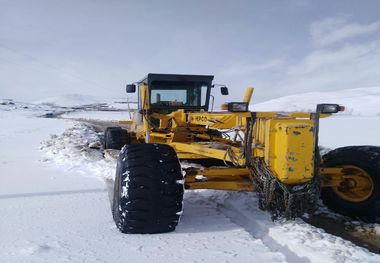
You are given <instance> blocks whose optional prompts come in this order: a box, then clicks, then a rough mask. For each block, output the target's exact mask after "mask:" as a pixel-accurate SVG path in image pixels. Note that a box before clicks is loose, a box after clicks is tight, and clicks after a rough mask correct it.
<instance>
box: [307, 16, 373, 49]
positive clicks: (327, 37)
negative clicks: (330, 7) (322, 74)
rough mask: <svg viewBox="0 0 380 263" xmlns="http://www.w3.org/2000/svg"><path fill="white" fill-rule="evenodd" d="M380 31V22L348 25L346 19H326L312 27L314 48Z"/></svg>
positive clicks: (311, 33)
mask: <svg viewBox="0 0 380 263" xmlns="http://www.w3.org/2000/svg"><path fill="white" fill-rule="evenodd" d="M378 30H380V21H375V22H373V23H370V24H357V23H351V24H350V23H348V22H347V21H346V20H345V19H344V18H341V17H336V18H326V19H323V20H321V21H317V22H314V23H312V24H311V26H310V35H311V39H312V44H313V45H314V46H326V45H330V44H333V43H336V42H339V41H342V40H347V39H349V38H354V37H358V36H361V35H364V34H368V33H371V32H375V31H378Z"/></svg>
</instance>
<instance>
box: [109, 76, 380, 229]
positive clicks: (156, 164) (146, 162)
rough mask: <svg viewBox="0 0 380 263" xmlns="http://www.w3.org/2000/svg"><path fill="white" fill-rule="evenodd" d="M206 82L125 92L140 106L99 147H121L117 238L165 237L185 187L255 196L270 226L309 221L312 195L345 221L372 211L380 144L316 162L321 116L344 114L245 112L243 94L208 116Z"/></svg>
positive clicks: (158, 81)
mask: <svg viewBox="0 0 380 263" xmlns="http://www.w3.org/2000/svg"><path fill="white" fill-rule="evenodd" d="M212 80H213V76H201V75H173V74H148V75H147V77H145V78H144V79H142V80H141V81H139V82H136V83H134V84H130V85H127V92H128V93H134V92H137V94H138V95H137V96H138V109H137V111H136V112H135V113H134V116H133V118H132V120H128V121H120V126H121V127H110V128H107V129H106V131H105V137H104V138H105V139H104V142H105V143H104V148H113V149H121V151H120V154H119V157H118V162H117V168H116V177H115V184H114V194H113V200H112V213H113V218H114V221H115V223H116V225H117V227H118V228H119V230H120V231H121V232H123V233H162V232H169V231H173V230H174V229H175V227H176V226H177V223H178V220H179V217H180V215H181V214H182V209H183V207H182V206H183V202H182V201H183V194H184V189H189V190H192V189H217V190H234V191H256V192H257V193H258V196H259V200H260V202H259V203H260V208H262V209H264V210H268V211H269V212H270V213H271V214H272V217H273V218H274V219H276V218H286V219H293V218H295V217H299V216H302V215H303V214H304V213H311V214H312V212H313V211H314V209H315V208H316V206H317V202H318V200H319V198H321V199H322V200H323V201H324V203H325V204H326V205H327V206H328V207H330V208H331V209H333V210H335V211H338V212H340V213H343V214H346V215H350V216H355V217H361V218H366V219H375V218H376V217H377V216H378V215H379V214H380V212H379V211H380V208H378V207H379V200H380V199H379V198H380V197H379V191H380V190H379V182H380V181H379V176H380V175H379V171H380V165H379V164H380V148H379V147H375V146H351V147H343V148H339V149H335V150H333V151H330V152H329V153H327V154H326V155H324V156H322V157H321V156H320V153H319V148H318V127H319V119H320V118H324V117H328V116H330V115H331V114H334V113H337V112H339V111H342V110H344V107H342V106H340V105H338V104H319V105H316V110H315V112H251V111H249V108H248V106H249V103H250V99H251V96H252V92H253V89H252V88H248V89H247V91H246V93H245V95H244V97H243V99H242V101H239V102H230V103H226V104H223V105H222V110H220V111H213V108H214V105H213V104H214V99H213V98H214V97H213V95H212V94H211V93H212V91H213V92H214V90H215V89H216V87H217V86H216V85H213V84H212ZM220 90H221V93H222V94H224V95H226V94H228V90H227V88H226V87H224V86H222V87H220ZM210 104H211V105H210ZM180 161H181V162H182V161H186V168H184V167H185V166H184V167H181V164H180ZM200 164H201V165H200Z"/></svg>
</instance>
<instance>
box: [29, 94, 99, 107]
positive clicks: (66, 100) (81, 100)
mask: <svg viewBox="0 0 380 263" xmlns="http://www.w3.org/2000/svg"><path fill="white" fill-rule="evenodd" d="M102 102H104V100H103V101H102V99H101V98H99V97H96V96H91V95H83V94H66V95H61V96H55V97H50V98H44V99H41V100H37V101H34V102H33V103H34V104H45V105H55V106H60V107H74V106H83V105H89V104H98V103H102Z"/></svg>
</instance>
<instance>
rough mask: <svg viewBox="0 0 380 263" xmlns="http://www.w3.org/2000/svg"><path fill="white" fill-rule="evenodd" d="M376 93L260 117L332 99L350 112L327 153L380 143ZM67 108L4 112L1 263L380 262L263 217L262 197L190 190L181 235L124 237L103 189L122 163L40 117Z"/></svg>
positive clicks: (330, 124) (299, 226) (328, 122)
mask: <svg viewBox="0 0 380 263" xmlns="http://www.w3.org/2000/svg"><path fill="white" fill-rule="evenodd" d="M378 91H379V88H371V89H365V90H364V89H362V90H359V91H358V90H351V91H344V92H343V93H341V95H340V96H339V94H336V93H332V94H330V97H329V96H328V95H326V93H324V95H325V96H327V97H321V98H319V101H316V100H318V99H316V98H318V96H316V94H313V95H310V94H303V95H299V96H298V97H295V96H292V97H290V98H289V97H284V98H280V99H278V103H276V101H270V102H267V103H263V104H258V105H255V106H254V109H255V108H256V107H257V110H265V111H266V110H280V111H286V110H289V108H288V107H289V105H291V107H292V108H291V109H292V110H297V109H298V110H305V109H306V110H307V109H313V107H314V106H313V105H311V106H309V105H310V104H316V103H318V102H330V101H326V100H328V99H330V100H331V102H336V103H341V104H344V105H347V108H348V109H349V110H350V113H349V114H342V116H336V117H333V118H327V119H323V120H321V128H320V144H321V145H323V146H325V147H328V148H336V147H340V146H344V145H357V144H373V145H380V139H379V137H378V135H377V131H378V130H379V128H380V116H379V114H378V113H379V112H380V98H379V96H380V92H378ZM355 92H356V93H355ZM345 94H349V95H347V97H344V96H343V95H345ZM308 98H310V99H308ZM77 99H78V98H76V100H77ZM47 101H49V100H47ZM50 101H51V100H50ZM59 101H60V98H56V100H55V104H54V105H51V104H49V105H46V101H45V104H44V105H42V106H41V105H39V106H36V105H33V104H30V105H29V104H28V108H27V109H24V107H23V105H18V104H16V105H13V106H12V105H0V121H1V122H2V123H4V124H6V125H3V126H2V129H0V147H1V148H0V149H1V150H0V160H1V161H0V167H1V172H2V174H1V178H2V180H1V184H0V218H1V224H0V262H380V256H379V255H376V254H373V253H371V252H369V251H368V250H366V249H364V248H361V247H358V246H356V245H354V244H353V243H351V242H350V241H347V240H344V239H342V238H340V237H336V236H333V235H330V234H327V233H325V231H324V230H322V229H320V228H316V227H313V226H311V225H309V224H307V223H305V222H304V221H302V220H301V219H298V220H296V221H294V222H276V223H274V222H272V221H271V220H270V216H269V214H267V213H266V212H263V211H261V210H259V209H258V205H257V198H256V196H255V194H254V193H236V192H224V191H208V190H199V191H188V192H186V193H185V201H184V214H183V216H182V217H181V221H180V223H179V225H178V227H177V229H176V231H175V232H172V233H168V234H158V235H157V234H156V235H125V234H121V233H120V232H119V231H118V230H117V229H116V227H115V225H114V223H113V220H112V216H111V212H110V206H109V199H108V193H107V190H106V184H105V181H106V180H107V179H111V178H112V177H113V175H114V169H115V166H116V163H115V161H114V159H112V158H103V155H102V154H100V149H99V148H100V141H99V138H100V136H101V134H100V133H97V132H96V131H94V130H93V129H92V128H91V127H89V126H86V125H84V124H82V123H80V122H78V121H74V120H71V119H62V118H52V119H47V118H39V117H38V116H41V115H43V114H44V113H46V112H49V111H52V110H54V109H55V107H57V105H58V104H59ZM297 101H302V102H305V104H302V105H298V106H297V103H296V102H297ZM88 102H89V101H88V100H85V103H86V104H88ZM92 102H93V101H90V103H92ZM99 102H100V101H98V103H99ZM70 103H71V102H70V100H69V99H68V100H67V101H65V104H66V105H70ZM24 105H26V104H24ZM275 105H277V106H278V107H279V108H276V109H274V108H272V107H273V106H275ZM279 105H280V106H279ZM60 106H62V105H60ZM71 106H72V104H71ZM309 107H310V108H309ZM112 114H114V115H112ZM119 114H120V112H112V113H110V112H84V111H83V112H74V113H66V114H65V115H63V117H65V118H75V119H76V118H88V119H101V120H104V119H108V120H110V119H118V118H119V117H120V115H119ZM111 115H112V116H111ZM123 115H124V114H123ZM126 115H128V114H127V113H126ZM375 227H377V226H375Z"/></svg>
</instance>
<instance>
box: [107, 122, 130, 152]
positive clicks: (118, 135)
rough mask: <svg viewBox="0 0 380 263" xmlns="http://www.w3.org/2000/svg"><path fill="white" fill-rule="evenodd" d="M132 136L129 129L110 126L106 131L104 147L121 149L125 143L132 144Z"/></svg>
mask: <svg viewBox="0 0 380 263" xmlns="http://www.w3.org/2000/svg"><path fill="white" fill-rule="evenodd" d="M130 143H131V138H130V136H129V134H128V131H127V130H124V129H122V128H121V127H108V128H107V129H106V130H105V131H104V141H103V148H104V149H114V150H120V149H121V148H123V146H124V145H126V144H130Z"/></svg>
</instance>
